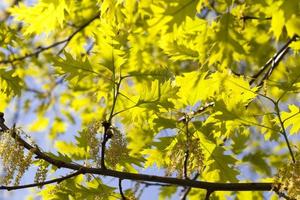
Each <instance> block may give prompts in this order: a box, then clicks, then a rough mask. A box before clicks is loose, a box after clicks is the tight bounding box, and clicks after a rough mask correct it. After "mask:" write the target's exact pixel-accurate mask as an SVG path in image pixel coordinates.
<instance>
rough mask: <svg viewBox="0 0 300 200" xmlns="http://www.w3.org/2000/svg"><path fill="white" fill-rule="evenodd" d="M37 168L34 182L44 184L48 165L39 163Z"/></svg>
mask: <svg viewBox="0 0 300 200" xmlns="http://www.w3.org/2000/svg"><path fill="white" fill-rule="evenodd" d="M38 165H39V167H38V169H37V171H36V173H35V177H34V182H35V183H41V182H44V181H45V180H46V178H47V173H48V167H49V163H47V162H46V161H44V160H41V161H40V162H39V164H38Z"/></svg>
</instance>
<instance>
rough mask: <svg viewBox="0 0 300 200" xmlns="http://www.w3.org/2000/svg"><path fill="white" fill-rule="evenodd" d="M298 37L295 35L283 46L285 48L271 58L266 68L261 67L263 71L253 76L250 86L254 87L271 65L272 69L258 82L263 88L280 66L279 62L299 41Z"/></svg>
mask: <svg viewBox="0 0 300 200" xmlns="http://www.w3.org/2000/svg"><path fill="white" fill-rule="evenodd" d="M297 37H298V36H297V35H294V36H293V37H292V38H290V39H289V40H288V41H287V43H286V44H285V45H283V47H281V49H280V50H279V51H278V52H276V53H275V54H274V56H273V57H272V58H270V59H269V60H268V61H267V62H266V64H265V65H264V66H262V67H261V69H260V70H259V71H258V72H257V73H256V74H254V75H253V76H252V80H251V81H250V85H252V84H253V83H254V82H255V81H256V80H257V78H258V77H259V76H260V75H261V74H262V73H263V72H264V71H265V70H266V69H267V68H268V67H269V66H270V65H271V67H270V69H269V70H268V71H267V72H266V73H265V75H264V76H263V78H262V79H261V80H260V81H259V82H258V84H257V85H258V86H261V85H262V84H263V82H264V81H265V80H266V79H268V78H269V77H270V76H271V74H272V72H273V71H274V69H275V68H276V67H277V65H278V64H279V62H280V61H281V60H282V59H283V57H284V56H285V55H286V54H287V52H288V50H289V45H290V44H291V43H292V42H293V41H295V40H296V39H297Z"/></svg>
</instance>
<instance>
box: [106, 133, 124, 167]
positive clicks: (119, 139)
mask: <svg viewBox="0 0 300 200" xmlns="http://www.w3.org/2000/svg"><path fill="white" fill-rule="evenodd" d="M112 131H113V137H112V138H111V141H110V145H109V147H108V149H107V151H106V158H105V161H106V162H107V163H108V164H109V165H110V166H111V167H112V168H115V167H116V165H117V164H118V163H120V161H122V160H126V159H128V155H129V150H128V149H127V140H126V138H125V137H124V136H123V134H122V133H121V132H120V131H119V130H118V129H117V128H115V127H112Z"/></svg>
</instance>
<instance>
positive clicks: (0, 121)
mask: <svg viewBox="0 0 300 200" xmlns="http://www.w3.org/2000/svg"><path fill="white" fill-rule="evenodd" d="M0 127H1V128H2V130H3V131H9V130H10V129H9V128H8V127H7V126H6V125H5V124H4V118H3V113H0ZM11 136H12V137H13V138H14V139H15V140H16V141H17V142H19V144H20V145H21V146H23V147H24V148H25V149H27V150H29V151H32V152H33V153H34V154H35V155H36V158H39V159H42V160H45V161H46V162H48V163H49V164H52V165H54V166H56V167H57V168H67V169H72V170H77V171H79V170H80V172H81V173H83V174H85V173H90V174H98V175H103V176H110V177H115V178H121V179H126V180H134V181H146V182H156V183H163V184H171V185H177V186H184V187H192V188H201V189H205V190H209V191H270V190H272V186H273V184H274V183H271V182H269V183H259V182H253V183H214V182H206V181H195V180H189V179H179V178H173V177H163V176H154V175H147V174H134V173H129V172H120V171H115V170H110V169H103V168H92V167H91V168H90V167H85V166H83V165H79V164H77V163H72V162H66V161H62V160H58V159H56V158H52V157H51V156H49V155H48V154H47V153H44V152H42V151H41V150H40V148H39V147H38V146H35V147H33V146H32V145H31V144H29V143H27V142H26V141H25V140H23V139H22V138H21V137H20V136H19V135H18V134H17V133H16V132H15V131H13V130H12V134H11Z"/></svg>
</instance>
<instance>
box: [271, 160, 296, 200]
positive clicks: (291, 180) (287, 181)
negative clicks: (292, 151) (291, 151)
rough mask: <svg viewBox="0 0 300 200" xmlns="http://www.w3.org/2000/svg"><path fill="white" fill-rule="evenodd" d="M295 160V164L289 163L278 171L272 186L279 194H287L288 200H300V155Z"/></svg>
mask: <svg viewBox="0 0 300 200" xmlns="http://www.w3.org/2000/svg"><path fill="white" fill-rule="evenodd" d="M296 158H298V159H297V161H296V162H295V163H293V162H290V163H288V164H287V165H286V166H285V167H284V168H282V169H281V170H280V171H279V173H278V175H277V177H276V184H275V186H274V188H275V189H277V191H278V192H279V193H281V194H287V196H288V197H289V198H290V199H300V160H299V159H300V155H299V154H298V156H297V157H296ZM278 189H279V190H278Z"/></svg>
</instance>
